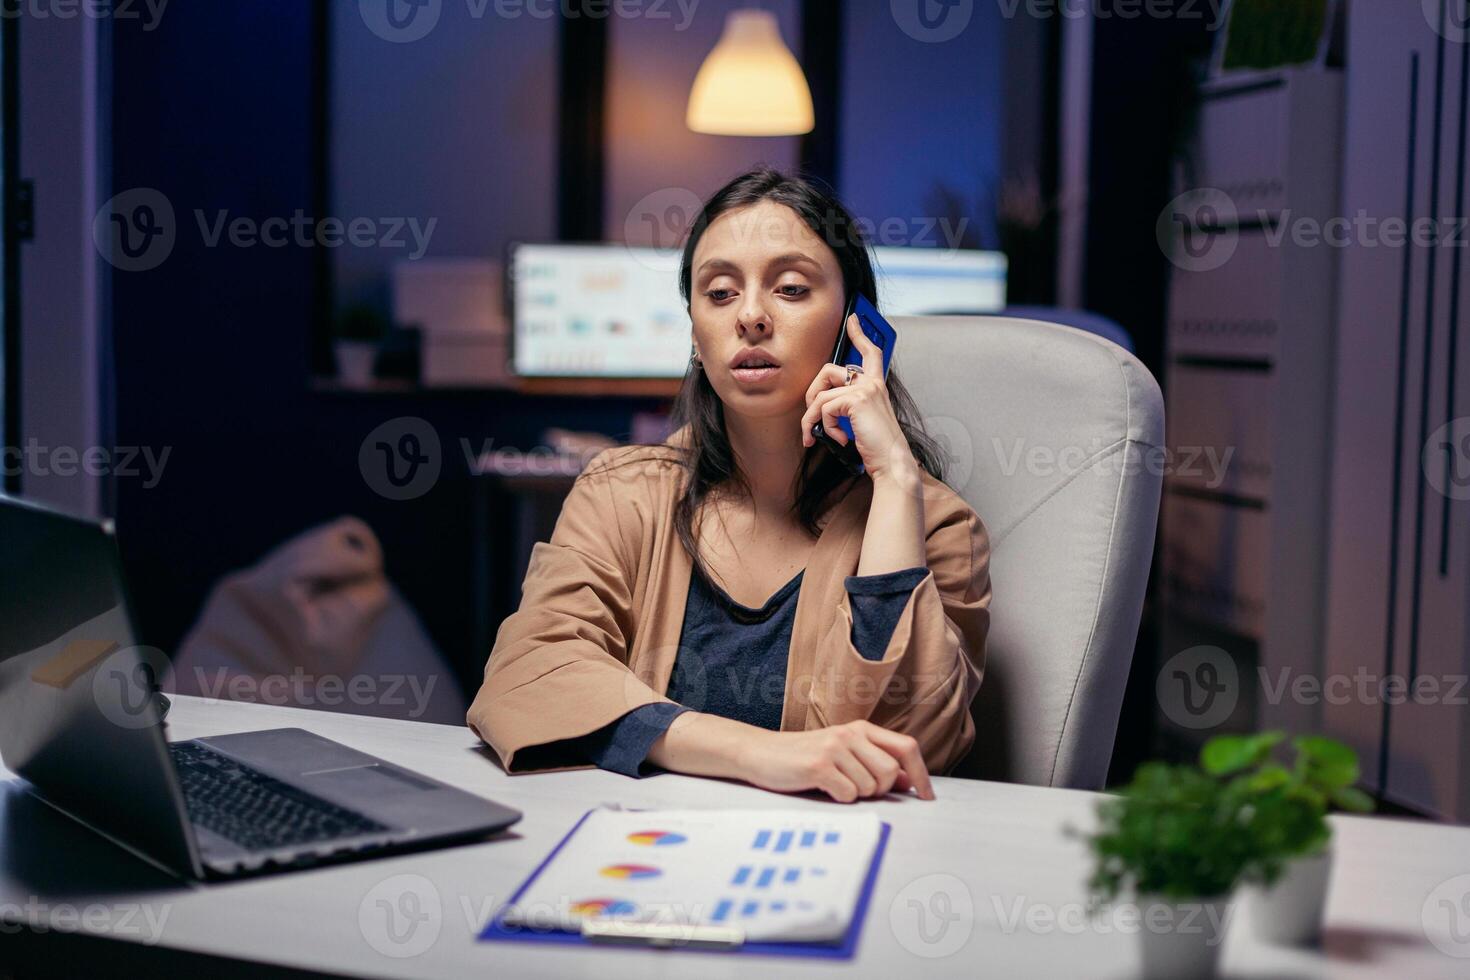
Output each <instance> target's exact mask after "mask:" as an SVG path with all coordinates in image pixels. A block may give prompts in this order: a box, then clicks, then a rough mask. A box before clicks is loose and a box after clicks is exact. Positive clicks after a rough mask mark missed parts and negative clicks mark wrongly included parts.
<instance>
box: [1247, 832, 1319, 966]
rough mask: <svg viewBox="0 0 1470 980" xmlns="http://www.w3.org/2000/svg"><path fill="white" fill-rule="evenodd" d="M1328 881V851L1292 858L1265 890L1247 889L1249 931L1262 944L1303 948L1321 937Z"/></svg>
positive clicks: (1258, 888) (1259, 887) (1255, 887)
mask: <svg viewBox="0 0 1470 980" xmlns="http://www.w3.org/2000/svg"><path fill="white" fill-rule="evenodd" d="M1331 877H1332V847H1331V845H1328V846H1327V847H1325V848H1323V849H1322V850H1321V851H1320V852H1318V853H1317V854H1312V855H1308V856H1306V857H1299V858H1294V859H1292V860H1291V861H1290V862H1288V863H1287V865H1286V868H1285V870H1284V871H1282V873H1281V877H1280V878H1277V879H1276V883H1275V884H1274V885H1272V886H1271V887H1269V888H1266V887H1263V886H1261V885H1250V886H1248V887H1247V889H1246V894H1247V895H1248V896H1249V905H1250V917H1251V930H1252V931H1253V932H1254V933H1255V934H1256V938H1257V939H1259V940H1261V941H1262V942H1267V943H1277V944H1279V945H1285V946H1306V945H1311V944H1313V943H1316V942H1318V941H1319V940H1320V939H1321V937H1322V913H1323V911H1324V909H1325V908H1326V907H1327V886H1328V883H1329V881H1330V880H1331Z"/></svg>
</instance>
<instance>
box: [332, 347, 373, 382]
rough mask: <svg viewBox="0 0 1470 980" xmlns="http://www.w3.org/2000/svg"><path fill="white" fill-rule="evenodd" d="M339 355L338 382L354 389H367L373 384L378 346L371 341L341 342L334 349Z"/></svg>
mask: <svg viewBox="0 0 1470 980" xmlns="http://www.w3.org/2000/svg"><path fill="white" fill-rule="evenodd" d="M334 353H335V354H336V355H337V380H338V381H341V382H342V383H343V384H344V385H349V386H351V387H354V388H365V387H367V386H368V385H370V384H372V382H373V362H374V361H375V360H376V359H377V356H378V345H377V344H376V343H374V342H373V341H371V340H339V341H337V342H336V345H335V347H334Z"/></svg>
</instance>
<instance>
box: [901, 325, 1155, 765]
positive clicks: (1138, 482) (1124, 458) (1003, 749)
mask: <svg viewBox="0 0 1470 980" xmlns="http://www.w3.org/2000/svg"><path fill="white" fill-rule="evenodd" d="M893 325H894V328H895V330H897V332H898V335H899V343H898V349H897V353H896V354H895V357H894V370H895V371H896V372H898V374H899V376H900V377H901V378H902V379H903V382H904V384H905V385H906V386H907V387H908V389H909V391H910V392H911V393H912V394H913V396H914V400H915V401H916V402H917V403H918V406H919V410H920V412H921V413H922V415H923V418H924V421H925V425H926V427H927V428H928V430H929V433H930V435H931V436H934V437H935V438H936V439H938V440H939V441H940V442H941V443H943V444H945V447H946V449H947V450H948V451H949V453H950V456H951V459H950V464H949V469H948V471H947V472H946V474H945V477H946V482H948V483H949V485H950V486H952V487H954V488H955V489H956V490H957V491H958V492H959V493H960V494H961V495H962V496H963V497H964V498H965V500H966V501H967V502H968V503H969V504H970V506H972V507H973V508H975V512H976V513H978V514H979V515H980V517H981V519H982V520H983V521H984V522H985V524H986V528H987V529H988V530H989V532H990V543H991V567H990V573H991V585H992V588H993V590H994V591H993V597H992V600H991V601H992V605H991V632H990V636H989V640H988V643H987V656H986V669H985V679H984V682H983V683H982V684H981V687H980V694H979V697H978V698H976V701H975V706H974V715H975V723H976V736H975V747H974V749H973V750H972V751H971V753H970V755H969V757H967V758H966V759H965V760H964V761H963V762H961V764H960V766H959V767H958V768H957V770H956V772H955V773H954V774H955V775H965V776H977V777H980V778H985V779H1002V780H1006V781H1009V782H1021V783H1031V784H1035V785H1043V786H1067V787H1074V788H1082V789H1097V788H1100V787H1101V786H1102V785H1103V782H1104V780H1105V779H1106V778H1107V771H1108V760H1109V758H1110V756H1111V754H1112V749H1113V738H1114V736H1115V734H1116V733H1117V728H1118V713H1119V710H1120V707H1121V705H1122V700H1123V689H1124V686H1125V684H1126V682H1127V680H1128V670H1129V667H1130V665H1131V663H1132V659H1133V648H1134V644H1135V642H1136V639H1137V633H1138V621H1139V616H1140V615H1141V612H1142V608H1143V597H1144V590H1145V587H1146V585H1147V583H1148V575H1149V566H1150V563H1151V560H1152V556H1153V545H1154V530H1155V527H1156V526H1157V522H1158V511H1159V493H1160V489H1161V486H1162V482H1163V479H1162V477H1163V472H1164V463H1165V460H1164V451H1163V446H1164V405H1163V397H1162V395H1161V394H1160V392H1159V386H1158V384H1157V383H1156V382H1155V381H1154V378H1153V376H1152V375H1151V374H1149V372H1148V370H1147V369H1146V368H1145V367H1144V366H1143V365H1142V364H1141V363H1140V362H1139V361H1138V359H1137V358H1135V357H1134V356H1133V355H1132V354H1129V353H1128V352H1127V351H1124V350H1123V349H1122V348H1120V347H1118V346H1117V345H1115V344H1113V343H1110V342H1109V341H1106V340H1103V339H1102V338H1100V337H1097V336H1095V335H1093V334H1089V333H1085V332H1083V331H1081V330H1076V329H1073V328H1071V327H1063V326H1058V325H1056V324H1050V323H1041V322H1039V321H1034V320H1017V319H1010V318H1006V317H894V318H893Z"/></svg>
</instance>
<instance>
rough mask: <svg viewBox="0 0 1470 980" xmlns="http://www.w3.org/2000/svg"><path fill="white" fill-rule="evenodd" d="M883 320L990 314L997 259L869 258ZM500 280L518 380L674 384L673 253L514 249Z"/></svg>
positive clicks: (676, 311)
mask: <svg viewBox="0 0 1470 980" xmlns="http://www.w3.org/2000/svg"><path fill="white" fill-rule="evenodd" d="M873 253H874V261H875V269H874V271H875V272H876V274H877V277H878V295H879V297H880V298H881V300H882V302H881V304H880V309H881V310H882V311H883V313H885V314H887V315H889V316H913V315H920V314H926V313H929V314H936V313H995V312H999V311H1000V310H1001V309H1002V308H1003V307H1004V306H1005V292H1006V258H1005V256H1004V255H1002V254H1001V253H999V252H982V251H976V250H972V249H938V248H904V247H898V246H878V247H876V248H874V249H873ZM509 277H510V280H511V286H510V293H511V305H512V311H513V317H514V322H513V330H514V333H515V354H514V366H515V373H516V374H519V375H522V376H524V377H603V378H679V377H683V375H684V372H685V370H686V369H687V368H688V366H689V334H690V327H689V314H688V313H687V312H686V311H685V309H684V301H683V300H682V299H680V298H679V250H678V249H675V248H668V249H660V248H645V247H636V246H629V245H619V244H614V243H606V244H572V245H567V244H555V245H546V244H526V243H522V244H517V245H515V246H513V247H512V248H511V255H510V265H509Z"/></svg>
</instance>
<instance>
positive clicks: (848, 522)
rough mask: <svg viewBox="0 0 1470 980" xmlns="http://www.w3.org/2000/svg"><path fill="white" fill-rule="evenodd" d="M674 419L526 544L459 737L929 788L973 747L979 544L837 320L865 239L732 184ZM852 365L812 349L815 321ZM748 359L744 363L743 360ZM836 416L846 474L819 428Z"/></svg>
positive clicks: (639, 764) (786, 182) (985, 611)
mask: <svg viewBox="0 0 1470 980" xmlns="http://www.w3.org/2000/svg"><path fill="white" fill-rule="evenodd" d="M679 287H680V291H681V293H682V295H683V297H684V301H685V303H686V304H687V306H688V309H689V315H690V318H691V321H692V323H693V342H694V343H693V351H692V353H691V357H690V368H689V373H688V374H687V375H686V376H685V379H684V384H683V388H682V390H681V392H680V395H679V398H678V400H677V402H676V404H675V407H674V417H673V421H674V425H675V427H676V428H675V432H674V434H673V435H671V436H670V437H669V439H668V440H667V441H666V442H664V443H663V444H661V445H658V446H647V445H634V446H620V447H617V448H615V449H609V450H606V451H604V452H602V453H599V454H598V456H597V457H595V458H594V459H593V460H592V461H591V462H590V463H589V465H588V466H587V468H586V469H585V470H584V472H583V473H582V475H581V476H580V477H579V478H578V479H577V481H576V483H575V485H574V486H573V488H572V491H571V493H570V495H569V496H568V498H567V501H566V503H565V504H564V506H563V510H562V513H561V516H560V518H559V519H558V521H557V524H556V528H555V531H554V532H553V534H552V537H551V541H550V542H549V543H545V542H543V543H538V544H536V545H535V547H534V548H533V550H532V554H531V563H530V567H529V569H528V571H527V573H526V580H525V585H524V587H523V592H522V600H521V606H520V609H519V610H518V611H517V612H516V613H514V614H513V615H511V616H510V617H509V618H507V619H506V620H505V622H504V623H503V624H502V625H501V627H500V630H499V632H498V634H497V636H496V640H495V648H494V650H493V651H492V652H491V655H490V660H489V663H488V664H487V666H486V669H485V683H484V686H483V687H482V688H481V689H480V692H479V694H478V696H477V697H476V698H475V701H474V703H473V705H472V706H471V707H470V711H469V715H468V721H469V724H470V727H471V728H472V729H473V730H474V731H475V732H476V734H478V735H479V736H480V737H481V738H483V739H484V740H485V741H487V742H489V743H490V745H491V746H492V747H493V748H494V749H495V750H496V752H497V753H498V754H499V756H500V759H501V762H502V763H503V764H504V766H505V767H506V769H507V771H510V772H524V771H529V770H536V769H555V768H570V767H575V766H585V765H598V766H602V767H603V768H607V769H611V770H614V771H617V772H623V773H626V774H628V775H641V774H643V773H644V772H647V771H649V769H650V768H652V767H658V768H662V769H667V770H673V771H677V772H684V773H691V774H696V775H705V776H716V777H725V778H733V779H740V780H744V781H747V782H749V783H753V784H754V785H756V786H760V787H764V788H766V789H771V790H778V791H787V792H797V791H803V790H820V791H822V792H825V793H827V794H828V795H829V796H831V797H832V798H833V799H836V800H839V801H843V802H850V801H852V800H855V799H858V798H860V797H872V796H881V795H882V794H884V793H888V792H890V791H898V792H907V791H908V790H910V789H912V790H913V791H914V792H915V793H916V794H917V795H918V796H919V797H921V798H924V799H932V798H933V796H934V791H933V788H932V785H931V783H930V779H929V773H930V771H931V770H932V771H935V772H943V771H945V770H947V769H949V768H950V767H951V766H953V764H954V763H955V762H956V761H958V760H959V759H960V758H961V757H962V756H963V755H964V754H965V753H966V751H968V749H969V748H970V744H971V742H972V741H973V740H974V726H973V723H972V721H971V719H970V714H969V706H970V702H971V701H972V700H973V699H974V697H975V693H976V691H977V690H978V688H979V685H980V677H981V671H982V668H983V664H984V653H985V638H986V633H987V631H988V629H989V622H990V618H989V606H990V575H989V555H990V549H989V540H988V538H987V536H986V532H985V526H984V525H983V524H982V523H981V521H980V518H979V517H978V516H976V514H975V512H974V511H973V510H972V509H971V508H970V507H969V506H967V505H966V504H965V502H964V501H963V500H962V499H960V497H959V496H958V495H957V494H956V493H955V492H954V491H953V490H952V489H950V488H949V487H948V486H946V485H945V484H944V483H943V482H942V473H941V467H940V464H939V460H938V453H937V452H936V450H935V447H934V444H933V443H932V442H931V441H930V440H929V439H928V438H927V436H925V435H924V434H923V433H922V432H921V431H920V429H919V427H918V425H917V423H916V421H915V418H916V412H915V409H914V406H913V403H912V401H911V399H910V398H909V396H908V394H907V392H906V391H905V389H904V388H903V386H902V385H901V384H900V383H899V381H898V377H897V374H896V373H895V372H892V371H890V373H889V374H888V376H887V379H886V381H885V379H884V377H883V372H882V369H881V356H882V355H881V353H880V352H879V351H878V350H877V348H876V347H875V346H874V345H873V344H872V342H871V341H869V340H868V339H867V337H866V336H865V335H864V334H863V333H862V331H861V329H860V328H859V327H858V325H857V319H856V317H850V318H849V319H848V320H847V322H846V323H844V322H843V321H842V312H843V310H844V309H845V308H846V304H847V299H848V297H849V296H850V295H852V293H853V292H854V291H858V292H861V293H863V294H864V295H866V296H868V297H870V298H873V299H876V298H877V291H876V285H875V282H874V278H873V269H872V264H871V261H870V260H869V257H868V251H867V246H866V243H865V242H864V240H863V237H862V235H861V233H860V231H859V229H858V228H857V227H856V226H855V224H854V223H853V220H852V218H851V216H850V215H849V214H848V213H847V211H846V210H844V209H843V208H842V206H841V205H840V204H838V203H837V202H836V201H834V200H832V199H831V198H830V197H828V196H827V195H826V194H824V193H823V192H821V191H820V190H818V189H817V188H816V187H814V186H812V185H811V184H809V183H807V182H806V181H803V180H801V179H798V178H793V177H788V176H785V175H782V174H780V173H778V172H776V171H774V170H769V169H759V170H755V171H752V172H750V173H747V174H744V175H742V176H740V177H737V178H735V179H734V180H732V181H731V182H730V183H729V184H727V185H726V186H725V187H723V188H721V189H720V190H719V191H717V192H716V193H715V194H714V196H713V197H712V198H711V199H710V200H709V201H708V202H707V203H706V204H705V206H704V208H703V210H702V211H701V213H700V215H699V216H698V218H697V220H696V222H695V224H694V226H693V228H692V229H691V231H690V234H689V238H688V241H687V242H686V244H685V246H684V250H683V258H682V262H681V265H680V270H679ZM839 330H846V331H847V332H848V335H849V336H850V337H851V338H852V341H853V343H854V344H855V345H856V348H857V349H858V350H859V351H861V352H862V355H863V366H862V370H861V372H849V371H848V370H847V369H845V368H843V367H839V366H838V365H835V364H832V363H830V358H831V354H832V350H833V348H834V347H835V345H836V340H837V331H839ZM748 364H764V365H767V366H765V367H749V366H744V365H748ZM839 416H846V417H847V418H848V421H849V422H850V424H851V426H852V429H853V432H854V433H855V436H856V442H857V450H858V452H859V454H860V455H861V457H862V459H863V463H864V465H865V472H864V473H862V474H859V475H853V474H851V473H849V472H848V471H847V470H846V469H845V468H844V467H843V466H842V465H841V463H840V462H839V461H838V460H837V458H836V457H835V456H834V455H833V454H832V453H830V452H829V451H828V450H827V449H826V448H824V447H821V446H818V445H817V444H816V440H815V439H814V438H813V437H812V436H811V429H812V426H813V425H814V424H815V423H817V422H819V421H820V422H821V423H822V424H823V426H824V431H826V432H828V433H830V434H831V435H832V437H833V438H834V439H836V440H837V441H838V442H839V443H845V442H846V441H847V437H846V434H845V433H844V432H843V431H842V429H840V428H839V427H838V425H837V418H838V417H839Z"/></svg>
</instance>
